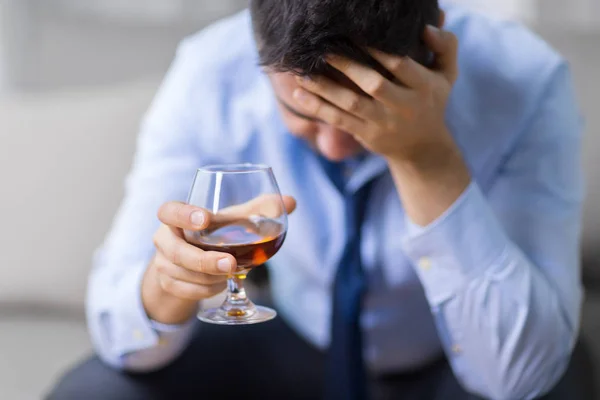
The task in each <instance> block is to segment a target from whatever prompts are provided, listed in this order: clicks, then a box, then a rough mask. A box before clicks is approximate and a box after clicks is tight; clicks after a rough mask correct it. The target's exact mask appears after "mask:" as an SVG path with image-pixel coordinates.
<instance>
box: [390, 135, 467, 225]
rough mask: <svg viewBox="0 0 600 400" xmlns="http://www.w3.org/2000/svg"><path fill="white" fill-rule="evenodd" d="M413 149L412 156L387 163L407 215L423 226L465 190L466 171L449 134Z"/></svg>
mask: <svg viewBox="0 0 600 400" xmlns="http://www.w3.org/2000/svg"><path fill="white" fill-rule="evenodd" d="M446 136H447V137H448V139H449V140H448V141H447V143H437V144H432V145H429V146H427V147H426V148H423V149H422V151H415V152H413V153H415V154H414V155H407V156H404V157H401V158H400V157H398V158H391V159H388V166H389V168H390V172H391V174H392V177H393V178H394V182H395V184H396V188H397V190H398V194H399V196H400V199H401V201H402V204H403V206H404V209H405V212H406V214H407V216H408V217H409V218H410V220H411V221H413V222H414V223H415V224H417V225H420V226H426V225H428V224H430V223H431V222H433V221H435V220H436V219H437V218H439V217H440V216H441V215H442V214H443V213H444V212H446V210H448V209H449V208H450V206H451V205H452V204H454V202H455V201H456V200H457V199H458V197H459V196H460V195H461V194H462V193H463V192H464V191H465V189H466V188H467V186H468V185H469V182H470V180H471V177H470V173H469V170H468V168H467V166H466V164H465V162H464V160H463V158H462V156H461V154H460V152H459V150H458V148H457V147H456V145H455V144H454V143H453V142H452V141H451V139H450V135H449V134H447V135H446Z"/></svg>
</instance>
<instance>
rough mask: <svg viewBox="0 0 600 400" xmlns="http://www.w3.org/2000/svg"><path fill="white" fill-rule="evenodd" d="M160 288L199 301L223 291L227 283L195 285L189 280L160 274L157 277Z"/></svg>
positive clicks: (179, 296) (177, 295)
mask: <svg viewBox="0 0 600 400" xmlns="http://www.w3.org/2000/svg"><path fill="white" fill-rule="evenodd" d="M158 279H159V282H160V286H161V288H162V289H163V290H164V291H165V292H167V293H170V294H172V295H173V296H175V297H178V298H182V299H186V300H192V301H200V300H205V299H209V298H211V297H214V296H216V295H218V294H219V293H221V292H223V291H224V290H225V289H226V287H227V283H225V282H223V283H217V284H214V285H195V284H193V283H189V282H183V281H178V280H176V279H173V278H172V277H170V276H168V275H161V276H160V277H159V278H158Z"/></svg>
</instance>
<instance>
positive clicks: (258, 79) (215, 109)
mask: <svg viewBox="0 0 600 400" xmlns="http://www.w3.org/2000/svg"><path fill="white" fill-rule="evenodd" d="M175 65H179V66H180V68H176V69H178V70H179V71H180V72H181V73H178V76H179V77H180V80H181V83H182V84H185V90H186V91H187V94H188V95H187V97H186V102H187V104H188V107H189V108H191V110H192V111H191V113H192V114H193V115H194V119H195V121H196V122H195V123H194V133H195V134H196V136H197V138H198V140H199V141H201V143H202V148H203V151H205V152H213V153H215V154H219V153H220V152H222V151H223V148H222V146H225V145H226V146H228V151H229V152H235V151H237V150H240V151H241V149H243V148H244V147H245V146H246V145H247V143H248V140H249V137H250V136H251V134H252V129H251V127H252V120H251V118H252V116H253V115H255V114H257V113H258V112H259V111H260V110H257V108H258V107H259V105H260V104H261V103H260V102H259V103H257V102H255V101H252V98H254V99H256V98H257V97H258V96H266V94H268V91H267V90H265V78H264V76H263V74H262V72H261V69H260V67H259V60H258V52H257V49H256V43H255V41H254V35H253V31H252V24H251V19H250V15H249V12H248V11H247V10H245V11H242V12H240V13H238V14H235V15H233V16H231V17H228V18H225V19H223V20H221V21H218V22H216V23H214V24H212V25H210V26H208V27H207V28H205V29H203V30H202V31H200V32H198V33H196V34H193V35H191V36H189V37H187V38H186V39H184V40H183V41H182V42H181V44H180V45H179V48H178V50H177V56H176V60H175ZM263 103H264V102H263ZM242 119H243V121H241V120H242ZM225 136H226V137H227V142H224V141H223V140H219V139H222V138H223V137H225Z"/></svg>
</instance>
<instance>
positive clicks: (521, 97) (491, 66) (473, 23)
mask: <svg viewBox="0 0 600 400" xmlns="http://www.w3.org/2000/svg"><path fill="white" fill-rule="evenodd" d="M446 27H447V29H449V30H450V31H452V32H454V33H455V34H456V35H457V37H458V39H459V69H460V77H459V79H458V81H457V82H456V85H455V87H454V90H453V93H452V96H451V100H450V104H449V116H450V120H451V121H452V122H451V124H454V126H451V130H452V131H453V134H454V135H455V138H456V140H457V142H458V143H459V144H460V145H461V147H463V149H465V153H466V157H467V159H469V162H470V163H471V165H472V166H473V168H474V169H475V170H479V171H481V172H480V173H481V174H483V175H485V174H486V173H488V172H490V173H491V171H493V170H494V169H495V168H496V167H497V166H498V164H499V163H500V162H501V160H502V159H504V158H505V157H506V156H508V154H509V152H511V151H513V150H514V148H515V145H516V144H517V143H518V142H519V139H520V138H521V137H523V135H525V134H526V133H527V132H528V131H529V127H530V125H531V123H532V121H533V119H534V117H535V116H536V115H538V113H539V112H540V110H541V109H542V107H543V106H544V104H545V102H547V101H548V99H547V97H548V96H549V95H552V88H553V86H555V85H556V82H557V79H563V80H565V79H566V80H568V79H570V77H569V74H568V66H567V63H566V61H565V60H564V59H563V58H562V57H561V55H560V54H559V53H558V52H556V51H555V50H554V49H553V48H552V47H551V46H550V45H548V44H547V43H546V42H545V41H544V40H543V39H541V38H540V37H538V36H537V35H536V34H535V33H533V32H531V31H530V30H528V29H527V28H526V27H524V26H522V25H521V24H519V23H516V22H511V21H506V20H503V19H500V18H493V17H490V16H486V15H482V14H479V13H476V12H472V11H467V10H464V9H462V8H460V7H449V8H448V9H447V24H446ZM573 101H574V99H573ZM486 171H487V172H486Z"/></svg>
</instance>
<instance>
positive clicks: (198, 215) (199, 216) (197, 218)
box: [190, 211, 205, 226]
mask: <svg viewBox="0 0 600 400" xmlns="http://www.w3.org/2000/svg"><path fill="white" fill-rule="evenodd" d="M204 219H205V218H204V212H202V211H195V212H193V213H192V215H191V216H190V221H191V222H192V224H194V225H196V226H204Z"/></svg>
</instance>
